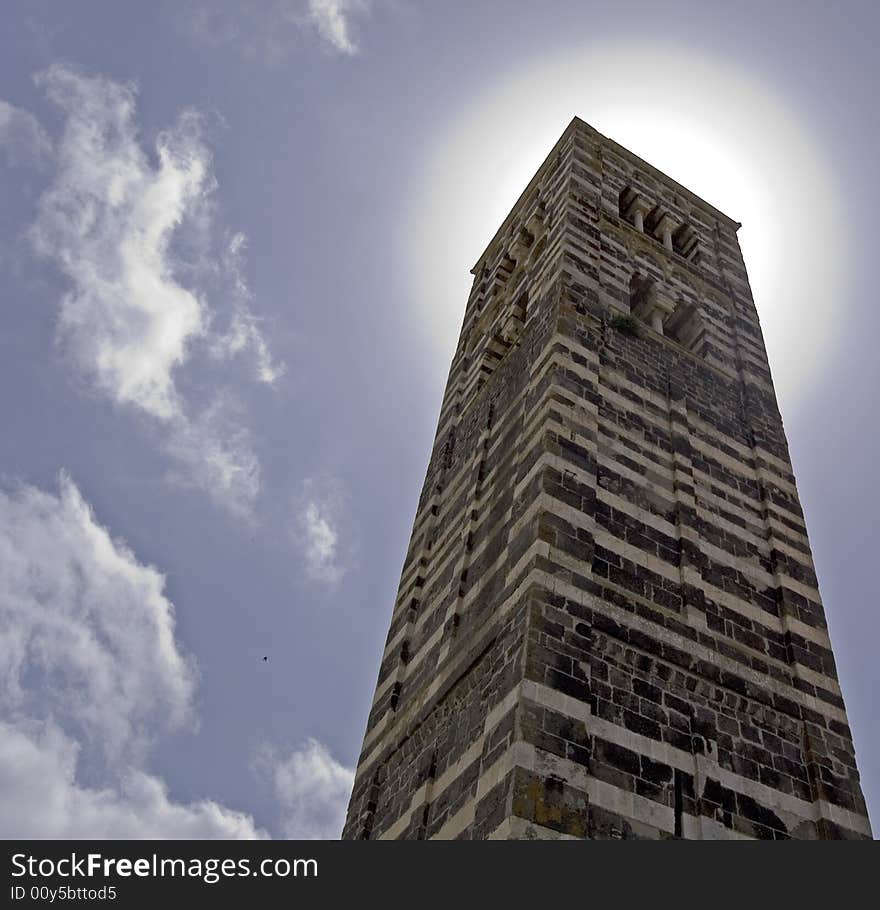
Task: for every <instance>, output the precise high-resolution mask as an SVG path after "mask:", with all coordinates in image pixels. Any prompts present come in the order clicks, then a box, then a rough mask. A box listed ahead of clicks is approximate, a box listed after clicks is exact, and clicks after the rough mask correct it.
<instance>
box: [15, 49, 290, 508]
mask: <svg viewBox="0 0 880 910" xmlns="http://www.w3.org/2000/svg"><path fill="white" fill-rule="evenodd" d="M38 81H39V83H40V84H41V85H42V86H44V87H45V90H46V92H47V94H48V96H49V98H50V99H51V100H52V101H54V102H55V103H56V104H57V105H58V106H59V107H60V108H61V109H62V111H63V112H64V115H65V125H64V130H63V134H62V137H61V140H60V142H59V144H58V149H57V158H56V162H57V169H56V172H55V175H54V179H53V181H52V184H51V186H50V187H49V188H48V189H47V191H46V192H45V194H44V195H43V197H42V199H41V202H40V207H39V215H38V218H37V221H36V223H35V224H34V225H33V228H32V230H31V239H32V241H33V243H34V246H35V248H36V250H37V251H38V252H39V253H41V254H42V255H44V256H45V257H47V258H49V259H51V260H52V261H54V262H55V263H56V264H57V266H58V267H59V269H60V270H61V272H62V273H63V274H64V275H65V277H66V278H67V279H68V280H69V282H70V285H71V287H70V290H69V291H68V292H67V293H66V294H65V295H64V297H63V299H62V301H61V311H60V318H59V323H58V339H59V343H60V345H61V347H62V349H63V350H64V351H65V353H66V354H67V355H68V356H69V358H70V360H71V362H72V363H73V365H74V366H75V368H76V369H77V370H78V372H79V373H80V374H81V375H83V376H85V377H86V378H87V379H88V380H89V381H90V382H91V384H92V385H93V386H94V388H95V389H96V390H97V391H98V392H99V393H101V394H102V395H103V396H105V397H106V398H108V399H109V400H111V401H113V402H114V403H115V404H117V405H119V406H122V407H127V408H131V409H133V410H135V411H136V412H139V413H141V414H144V415H146V416H147V417H149V418H151V419H152V420H153V421H154V424H155V425H156V426H157V427H158V428H160V432H161V434H162V437H163V439H164V440H165V446H166V448H167V450H168V451H169V452H170V453H172V454H173V455H175V456H176V457H177V458H178V459H180V460H181V461H182V463H183V464H184V465H186V466H187V468H188V469H189V471H190V474H191V476H192V478H193V480H194V481H195V482H196V483H197V484H198V485H200V486H201V487H203V488H204V489H206V490H207V491H208V492H210V493H211V494H212V495H213V496H214V497H215V498H216V499H217V500H218V501H220V502H222V503H224V504H226V505H229V506H231V507H232V508H233V509H234V510H235V511H242V510H245V511H246V510H247V508H249V506H250V504H251V503H252V502H253V498H254V496H255V495H256V491H257V490H258V489H259V466H258V464H257V460H256V456H255V455H254V454H253V452H252V450H251V447H250V443H249V442H248V440H247V434H246V432H245V431H244V429H243V428H241V427H238V428H236V429H235V431H234V432H233V433H232V436H231V437H230V436H228V435H223V434H220V433H217V434H215V435H213V436H210V437H208V436H206V432H207V430H208V429H210V428H217V427H219V426H220V425H221V424H222V425H225V426H228V425H229V424H230V420H229V419H228V418H227V419H226V420H225V421H220V420H218V419H217V414H216V411H217V409H218V408H220V407H221V405H220V404H217V403H215V405H214V406H213V410H214V413H212V414H211V415H210V416H209V417H208V418H205V417H202V418H200V417H198V416H193V414H192V411H193V409H194V408H193V405H192V404H191V403H190V402H188V401H186V400H185V396H184V395H183V394H182V392H181V391H180V388H179V386H178V382H177V374H178V372H179V370H180V369H181V368H182V367H183V366H184V365H185V364H187V363H188V362H190V361H191V360H192V358H193V355H194V352H195V351H196V349H197V348H198V346H199V345H202V346H204V348H205V350H206V351H208V352H210V353H213V354H214V355H215V356H217V355H218V354H219V355H222V356H229V355H232V354H236V353H239V352H241V351H243V350H244V349H249V350H251V351H253V352H254V354H255V357H256V373H257V378H258V379H260V380H261V381H264V382H268V383H271V382H274V381H275V379H277V377H278V376H279V375H280V373H281V368H279V367H278V366H276V365H275V364H274V362H273V360H272V358H271V355H270V353H269V350H268V346H267V344H266V342H265V339H264V338H263V336H262V334H261V332H260V330H259V326H258V323H257V320H256V318H255V317H254V316H253V314H252V312H251V310H250V298H251V295H250V292H249V290H248V288H247V284H246V283H245V281H244V278H243V273H242V265H241V256H242V251H243V248H244V238H243V237H241V236H240V235H236V236H235V237H234V238H233V240H232V241H231V242H230V243H229V244H228V246H227V248H226V249H225V250H224V251H223V253H222V254H220V255H219V256H215V257H212V256H211V255H210V252H209V251H210V247H211V235H212V232H213V230H214V227H215V226H214V220H215V211H214V208H213V206H212V198H213V195H212V194H213V192H214V190H215V188H216V181H215V180H214V178H213V176H212V172H211V155H210V152H209V150H208V148H207V146H206V145H205V143H204V141H203V138H202V122H201V119H200V118H199V116H198V115H197V114H195V113H193V112H191V111H189V112H185V113H183V114H181V116H180V117H179V118H178V120H177V122H176V123H175V124H174V125H173V126H172V127H171V128H169V129H167V130H165V131H164V132H162V133H160V134H159V136H158V137H157V139H156V142H155V148H154V152H155V163H153V161H151V160H150V157H149V156H148V155H147V154H146V152H145V151H144V150H143V148H142V147H141V141H140V136H139V132H138V126H137V122H136V117H135V114H136V103H135V102H136V95H135V90H134V88H133V87H132V86H130V85H121V84H119V83H116V82H113V81H111V80H109V79H104V78H100V77H87V76H84V75H82V74H80V73H78V72H77V71H75V70H72V69H70V68H68V67H65V66H61V65H55V66H52V67H50V68H49V69H48V70H47V71H46V72H45V73H44V74H43V75H42V76H41V77H40V78H39V80H38ZM181 237H183V238H188V239H189V240H190V241H191V244H192V245H194V246H196V247H199V248H200V252H199V255H198V256H195V257H194V258H192V257H191V258H190V260H187V259H185V257H183V256H182V255H181V254H180V251H179V244H178V245H177V246H176V245H175V241H176V240H178V239H180V238H181ZM205 250H208V252H207V253H206V252H205ZM182 275H186V276H187V279H188V281H187V284H186V285H185V284H184V283H182V280H181V276H182ZM218 276H219V277H221V278H224V277H225V278H226V285H227V287H226V288H225V295H224V294H223V293H219V294H217V295H215V300H214V302H213V305H212V303H211V302H209V300H208V293H207V287H208V286H211V285H216V284H217V283H218ZM217 298H222V299H219V300H218V299H217ZM221 303H222V304H225V305H226V306H227V307H228V308H229V309H231V316H230V325H231V327H230V329H229V331H228V332H227V334H226V335H224V334H222V333H219V332H217V330H216V329H215V328H214V326H215V324H216V323H217V321H218V318H219V315H220V306H221ZM194 435H197V436H198V438H199V440H200V441H201V443H202V444H203V445H204V448H205V449H206V451H207V452H209V453H210V456H211V457H210V458H208V459H205V460H201V459H199V457H198V452H199V449H193V448H191V442H192V438H193V436H194ZM184 455H185V457H184ZM218 462H222V463H223V465H224V467H223V469H222V470H220V471H218V469H217V464H218ZM255 472H256V473H255ZM239 481H244V483H245V485H244V486H243V487H242V486H239V485H238V483H239Z"/></svg>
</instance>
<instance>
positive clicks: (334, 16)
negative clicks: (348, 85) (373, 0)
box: [308, 0, 365, 54]
mask: <svg viewBox="0 0 880 910" xmlns="http://www.w3.org/2000/svg"><path fill="white" fill-rule="evenodd" d="M364 6H365V4H364V3H362V2H358V0H309V5H308V19H309V21H310V22H311V24H312V25H313V27H314V28H315V30H316V31H317V33H318V34H319V35H320V36H321V38H323V39H324V41H326V42H327V43H328V44H329V45H330V46H331V47H332V48H333V49H334V50H336V51H339V53H340V54H354V53H355V52H356V51H357V47H356V46H355V44H354V42H353V41H352V39H351V23H350V17H351V14H352V12H354V11H355V10H358V9H360V10H363V9H364Z"/></svg>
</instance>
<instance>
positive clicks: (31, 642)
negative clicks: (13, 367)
mask: <svg viewBox="0 0 880 910" xmlns="http://www.w3.org/2000/svg"><path fill="white" fill-rule="evenodd" d="M164 584H165V579H164V577H163V576H162V575H161V573H159V572H158V571H157V570H156V569H154V568H153V567H151V566H147V565H143V564H142V563H140V562H139V561H138V560H137V558H136V557H135V555H134V554H133V553H132V551H131V550H130V549H129V548H128V547H127V546H126V545H125V544H124V543H123V542H121V541H119V540H115V539H113V537H111V535H110V533H109V532H108V531H107V529H106V528H104V527H102V526H101V525H100V524H99V523H98V522H97V520H96V518H95V516H94V514H93V512H92V510H91V508H90V507H89V505H88V504H87V503H86V502H85V500H84V499H83V497H82V496H81V494H80V492H79V490H78V489H77V488H76V486H75V485H74V484H73V482H72V481H71V480H70V479H69V478H68V477H67V476H65V475H63V474H62V475H61V478H60V482H59V492H58V493H57V495H56V494H54V493H47V492H45V491H43V490H40V489H37V488H35V487H32V486H27V485H21V486H19V487H17V488H15V489H12V490H6V489H2V488H0V805H2V806H3V812H2V813H0V837H7V838H8V837H209V836H214V837H239V836H245V837H253V836H256V835H257V833H258V832H257V830H256V829H255V827H254V825H253V822H252V821H251V820H250V818H249V817H248V816H245V815H242V814H240V813H237V812H233V811H231V810H228V809H226V808H224V807H222V806H220V805H218V804H216V803H214V802H211V801H204V802H199V803H195V804H192V805H180V804H177V803H174V802H173V801H172V800H171V799H170V798H169V797H168V794H167V792H166V789H165V786H164V784H163V783H162V782H161V781H160V780H159V779H157V778H156V777H154V776H152V775H151V774H149V773H147V772H146V771H145V770H144V768H143V765H144V761H145V759H146V756H147V753H148V750H149V747H150V745H151V743H152V742H154V740H155V738H156V737H157V736H159V735H160V734H161V733H163V732H167V731H170V730H173V729H179V728H182V727H192V726H193V725H194V724H195V716H194V711H193V697H194V693H195V685H196V680H195V672H194V669H193V665H192V662H191V660H190V659H189V658H187V657H186V656H185V655H183V654H182V653H181V652H180V650H179V649H178V647H177V643H176V642H175V637H174V607H173V605H172V604H171V602H170V601H169V600H168V599H167V597H166V596H165V594H164ZM96 781H100V782H101V784H100V785H99V786H98V785H96V783H95V782H96Z"/></svg>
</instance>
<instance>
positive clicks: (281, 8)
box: [179, 0, 371, 66]
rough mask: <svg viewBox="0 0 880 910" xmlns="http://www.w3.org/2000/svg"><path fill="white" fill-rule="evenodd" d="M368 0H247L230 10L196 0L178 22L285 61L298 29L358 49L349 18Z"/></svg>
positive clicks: (204, 36) (212, 41) (266, 58)
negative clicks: (254, 0) (269, 0)
mask: <svg viewBox="0 0 880 910" xmlns="http://www.w3.org/2000/svg"><path fill="white" fill-rule="evenodd" d="M370 7H371V2H370V0H274V2H269V3H267V2H265V0H262V2H256V3H254V2H245V3H241V4H239V5H237V6H236V8H235V10H234V11H229V10H224V9H222V8H218V7H217V6H216V5H212V4H208V3H204V2H194V3H191V4H189V5H188V6H187V7H185V8H184V9H183V10H182V11H181V13H180V20H179V21H180V25H181V27H182V28H183V30H184V31H185V32H186V33H188V34H189V35H190V36H191V37H193V38H195V39H196V40H198V41H201V42H203V43H206V44H209V45H213V46H215V47H219V46H229V47H233V48H237V49H238V51H239V52H240V53H241V54H242V55H243V56H244V57H246V58H248V59H254V60H260V61H262V62H263V63H265V64H267V65H269V66H276V65H278V64H280V63H281V62H282V61H284V60H285V59H286V57H287V55H288V54H289V52H290V50H291V47H292V46H294V45H295V43H296V42H295V38H296V35H297V34H301V35H303V36H306V37H313V38H317V39H318V40H319V41H320V43H321V45H322V46H323V47H325V48H326V49H327V50H328V51H329V52H330V53H333V54H342V55H344V56H352V55H353V54H356V53H358V50H359V49H358V46H357V43H356V41H355V40H354V37H353V31H354V29H353V25H352V22H353V20H354V19H355V18H357V17H365V16H367V15H368V14H369V12H370Z"/></svg>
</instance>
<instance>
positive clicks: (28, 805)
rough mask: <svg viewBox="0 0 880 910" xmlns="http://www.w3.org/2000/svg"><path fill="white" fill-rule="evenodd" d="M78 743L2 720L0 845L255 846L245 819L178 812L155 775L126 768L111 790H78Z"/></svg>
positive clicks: (202, 808) (52, 729)
mask: <svg viewBox="0 0 880 910" xmlns="http://www.w3.org/2000/svg"><path fill="white" fill-rule="evenodd" d="M78 751H79V750H78V746H77V744H76V743H75V742H74V741H73V740H71V739H70V738H69V737H67V736H65V735H64V734H63V733H62V732H61V731H60V730H59V729H58V728H57V727H56V726H54V725H52V724H47V725H45V726H43V727H42V728H39V729H37V730H34V731H29V730H27V729H23V728H22V727H21V726H14V725H11V724H7V723H4V722H2V721H0V805H2V806H3V812H2V814H0V838H4V839H25V838H35V839H36V838H66V839H71V838H76V839H117V838H124V839H157V840H162V839H172V838H173V839H175V840H183V839H206V838H221V839H224V840H228V839H236V840H237V839H242V840H243V839H253V838H258V837H264V836H265V834H264V832H262V831H260V830H259V829H257V828H256V827H255V826H254V823H253V820H252V819H251V817H250V816H248V815H246V814H244V813H241V812H234V811H232V810H230V809H227V808H226V807H225V806H221V805H220V804H218V803H216V802H214V801H213V800H202V801H200V802H196V803H190V804H188V805H183V804H180V803H175V802H173V801H172V800H171V799H169V797H168V793H167V789H166V787H165V785H164V784H163V783H162V781H160V780H159V779H158V778H156V777H154V776H153V775H150V774H146V773H145V772H143V771H139V770H137V769H130V770H128V771H127V772H126V773H124V774H123V775H121V777H120V779H119V781H118V783H117V784H116V785H115V786H112V787H106V786H105V787H85V786H82V785H80V784H79V783H77V780H76V774H77V753H78Z"/></svg>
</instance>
